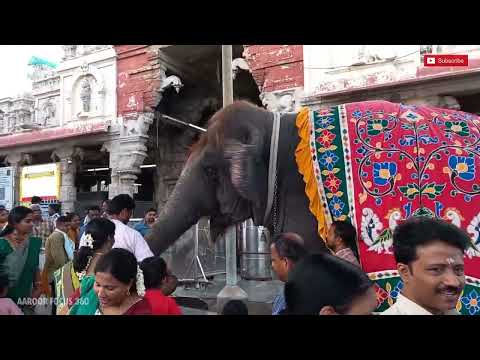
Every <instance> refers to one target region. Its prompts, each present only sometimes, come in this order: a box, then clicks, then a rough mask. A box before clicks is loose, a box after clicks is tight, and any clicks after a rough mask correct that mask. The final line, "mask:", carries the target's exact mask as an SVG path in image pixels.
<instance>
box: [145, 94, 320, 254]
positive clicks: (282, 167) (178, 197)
mask: <svg viewBox="0 0 480 360" xmlns="http://www.w3.org/2000/svg"><path fill="white" fill-rule="evenodd" d="M273 119H274V114H273V113H272V112H269V111H267V110H265V109H263V108H260V107H258V106H256V105H253V104H251V103H249V102H247V101H236V102H234V103H233V104H231V105H229V106H226V107H225V108H223V109H221V110H220V111H218V112H217V113H215V114H214V115H213V116H212V118H211V119H210V121H209V126H208V130H207V132H206V133H204V134H202V136H201V138H200V139H199V141H198V142H197V143H196V144H194V145H193V147H192V149H191V153H190V155H189V158H188V160H187V162H186V164H185V167H184V168H183V170H182V173H181V175H180V177H179V180H178V181H177V183H176V186H175V188H174V189H173V191H172V193H171V195H170V197H169V199H168V201H167V203H166V204H165V206H164V207H163V209H162V211H161V213H160V215H159V217H158V220H157V222H156V223H155V224H154V225H153V226H152V229H151V231H150V232H149V234H148V235H147V236H146V240H147V242H148V244H149V246H150V247H151V249H152V251H153V252H154V254H157V255H159V254H161V253H163V252H164V251H165V250H166V249H167V248H168V247H169V246H170V245H172V244H173V243H174V242H175V241H176V239H178V238H179V237H180V235H182V233H184V232H185V231H186V230H187V229H189V228H190V227H191V226H192V225H194V224H195V223H196V222H197V221H198V220H199V219H200V218H201V217H204V216H208V217H210V234H211V238H212V240H213V241H215V240H216V239H217V238H218V237H219V236H220V235H221V234H223V233H224V232H225V230H226V228H227V227H229V226H231V225H234V224H237V223H239V222H242V221H244V220H247V219H249V218H252V219H253V222H254V224H255V225H256V226H259V225H262V226H265V227H267V228H268V229H269V231H270V233H273V232H274V230H275V233H279V232H295V233H297V234H299V235H300V236H302V237H303V239H304V242H305V247H306V248H307V249H308V250H309V251H310V252H312V253H315V252H325V251H328V250H327V248H326V246H325V242H324V241H323V239H322V238H321V237H320V235H319V234H318V231H317V226H318V225H317V220H316V218H315V217H314V216H313V215H312V213H311V212H310V211H309V200H308V198H307V197H306V196H305V183H304V181H303V178H302V175H301V174H300V173H299V172H298V170H297V166H296V162H295V148H296V146H297V144H298V142H299V135H298V131H297V128H296V125H295V121H296V114H295V113H285V114H282V115H281V117H280V130H279V139H278V153H277V154H278V155H277V158H278V162H277V164H278V165H277V169H276V173H277V183H276V191H275V201H274V205H273V208H272V211H271V212H270V216H268V218H267V219H265V211H266V210H267V209H266V208H267V193H268V188H269V184H268V182H269V180H268V179H269V177H268V170H269V159H270V145H271V137H272V130H273V122H274V121H273ZM274 218H275V219H274ZM265 220H266V221H265ZM274 220H275V224H274ZM274 226H275V229H274Z"/></svg>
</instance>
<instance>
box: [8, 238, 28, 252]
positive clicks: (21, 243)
mask: <svg viewBox="0 0 480 360" xmlns="http://www.w3.org/2000/svg"><path fill="white" fill-rule="evenodd" d="M5 239H6V240H7V241H8V243H9V244H10V246H11V247H12V248H13V249H21V248H22V247H23V246H25V239H20V240H19V238H18V236H16V235H15V238H14V239H12V238H11V237H9V236H6V237H5Z"/></svg>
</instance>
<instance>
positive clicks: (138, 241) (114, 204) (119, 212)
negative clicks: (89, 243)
mask: <svg viewBox="0 0 480 360" xmlns="http://www.w3.org/2000/svg"><path fill="white" fill-rule="evenodd" d="M134 209H135V200H133V199H132V197H131V196H130V195H127V194H120V195H117V196H115V197H114V198H113V199H112V200H111V201H110V202H109V204H108V212H109V218H110V220H111V221H112V222H113V223H114V224H115V243H114V245H113V247H114V248H122V249H125V250H128V251H130V252H131V253H132V254H133V255H135V257H136V258H137V261H138V262H141V261H142V260H143V259H145V258H147V257H151V256H153V253H152V251H151V250H150V247H149V246H148V244H147V242H146V241H145V239H144V238H143V236H142V235H141V234H140V233H139V232H138V231H136V230H134V229H132V228H131V227H129V226H128V225H127V224H128V222H129V221H130V218H131V217H132V214H133V210H134ZM80 246H84V238H82V239H81V240H80Z"/></svg>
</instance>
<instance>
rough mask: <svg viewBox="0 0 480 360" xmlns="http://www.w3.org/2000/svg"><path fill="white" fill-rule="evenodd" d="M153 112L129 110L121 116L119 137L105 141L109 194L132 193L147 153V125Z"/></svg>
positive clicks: (150, 122)
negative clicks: (109, 169) (108, 167)
mask: <svg viewBox="0 0 480 360" xmlns="http://www.w3.org/2000/svg"><path fill="white" fill-rule="evenodd" d="M153 117H154V115H153V113H137V112H134V113H129V114H124V115H123V117H122V119H121V120H122V127H121V131H120V135H121V136H120V138H119V139H118V140H114V141H111V142H110V143H108V144H105V145H104V148H105V149H107V150H108V151H109V152H110V168H111V169H112V173H111V177H112V179H111V184H110V187H109V193H108V198H109V199H112V198H114V197H115V196H117V195H119V194H129V195H130V196H132V197H133V195H134V191H135V187H134V185H133V184H134V183H135V181H136V180H137V174H139V173H140V172H141V169H140V165H142V164H143V161H144V160H145V158H146V157H147V155H148V154H147V146H146V143H147V141H148V135H147V133H148V128H149V127H150V124H152V123H153Z"/></svg>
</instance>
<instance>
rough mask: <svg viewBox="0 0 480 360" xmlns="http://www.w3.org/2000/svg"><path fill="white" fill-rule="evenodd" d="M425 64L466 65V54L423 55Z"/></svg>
mask: <svg viewBox="0 0 480 360" xmlns="http://www.w3.org/2000/svg"><path fill="white" fill-rule="evenodd" d="M423 64H424V65H425V66H468V55H425V57H424V59H423Z"/></svg>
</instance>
